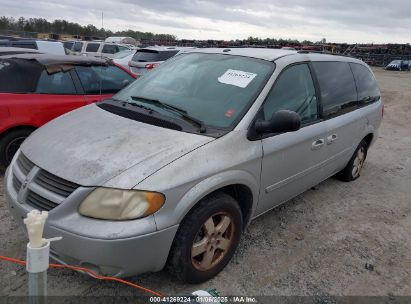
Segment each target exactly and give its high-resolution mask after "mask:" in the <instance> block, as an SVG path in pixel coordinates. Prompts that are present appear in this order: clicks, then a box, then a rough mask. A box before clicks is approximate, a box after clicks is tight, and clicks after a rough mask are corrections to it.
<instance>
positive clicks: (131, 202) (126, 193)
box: [79, 188, 165, 220]
mask: <svg viewBox="0 0 411 304" xmlns="http://www.w3.org/2000/svg"><path fill="white" fill-rule="evenodd" d="M164 202H165V196H164V195H163V194H161V193H158V192H146V191H138V190H121V189H113V188H97V189H95V190H94V191H93V192H91V193H90V194H89V195H88V196H87V197H86V199H85V200H84V201H83V202H82V203H81V204H80V207H79V213H80V214H81V215H84V216H88V217H93V218H97V219H103V220H134V219H138V218H141V217H145V216H148V215H150V214H153V213H154V212H156V211H157V210H159V209H160V208H161V207H162V206H163V204H164Z"/></svg>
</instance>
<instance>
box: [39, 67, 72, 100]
mask: <svg viewBox="0 0 411 304" xmlns="http://www.w3.org/2000/svg"><path fill="white" fill-rule="evenodd" d="M36 93H38V94H62V95H74V94H77V91H76V88H75V86H74V83H73V80H72V78H71V76H70V73H69V72H58V73H53V74H48V73H47V71H46V70H43V72H42V73H41V76H40V79H39V82H38V84H37V88H36Z"/></svg>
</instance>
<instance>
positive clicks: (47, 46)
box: [0, 39, 66, 55]
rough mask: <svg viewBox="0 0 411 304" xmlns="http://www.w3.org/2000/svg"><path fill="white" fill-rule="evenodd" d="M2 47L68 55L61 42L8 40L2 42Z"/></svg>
mask: <svg viewBox="0 0 411 304" xmlns="http://www.w3.org/2000/svg"><path fill="white" fill-rule="evenodd" d="M1 46H5V47H15V48H25V49H33V50H38V51H40V52H41V53H45V54H55V55H66V52H65V51H64V46H63V43H61V42H59V41H49V40H35V39H21V40H8V41H1V42H0V47H1Z"/></svg>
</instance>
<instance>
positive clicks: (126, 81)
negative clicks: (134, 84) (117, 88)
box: [121, 79, 130, 89]
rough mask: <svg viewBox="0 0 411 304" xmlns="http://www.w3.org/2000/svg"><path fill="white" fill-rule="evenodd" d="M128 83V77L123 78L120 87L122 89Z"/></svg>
mask: <svg viewBox="0 0 411 304" xmlns="http://www.w3.org/2000/svg"><path fill="white" fill-rule="evenodd" d="M129 84H130V81H128V79H124V80H123V82H122V83H121V88H122V89H124V88H125V87H126V86H128V85H129Z"/></svg>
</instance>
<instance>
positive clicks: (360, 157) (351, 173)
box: [337, 140, 368, 182]
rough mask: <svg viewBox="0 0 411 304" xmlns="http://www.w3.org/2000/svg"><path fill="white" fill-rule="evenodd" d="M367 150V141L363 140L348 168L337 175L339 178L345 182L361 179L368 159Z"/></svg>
mask: <svg viewBox="0 0 411 304" xmlns="http://www.w3.org/2000/svg"><path fill="white" fill-rule="evenodd" d="M367 150H368V145H367V143H366V142H365V140H362V141H361V142H360V144H359V145H358V147H357V149H356V150H355V152H354V155H353V156H352V157H351V159H350V161H349V162H348V164H347V166H346V167H345V168H344V169H343V170H342V171H341V172H339V173H338V174H337V177H338V178H339V179H340V180H342V181H345V182H350V181H353V180H356V179H357V178H359V177H360V173H361V170H362V168H363V166H364V162H365V159H366V157H367Z"/></svg>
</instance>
